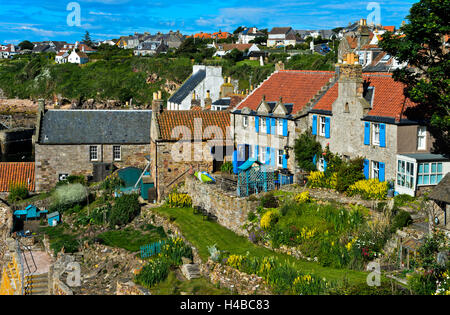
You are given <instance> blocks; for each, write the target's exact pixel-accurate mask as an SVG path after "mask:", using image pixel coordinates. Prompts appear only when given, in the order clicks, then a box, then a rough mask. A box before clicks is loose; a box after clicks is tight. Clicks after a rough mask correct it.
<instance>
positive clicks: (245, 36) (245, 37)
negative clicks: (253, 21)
mask: <svg viewBox="0 0 450 315" xmlns="http://www.w3.org/2000/svg"><path fill="white" fill-rule="evenodd" d="M264 36H266V35H265V34H264V33H263V32H261V31H259V30H258V29H257V28H256V27H250V28H247V27H246V28H245V29H244V30H243V31H242V32H240V33H239V40H238V43H239V44H249V43H250V42H251V41H254V40H255V39H256V38H258V37H264Z"/></svg>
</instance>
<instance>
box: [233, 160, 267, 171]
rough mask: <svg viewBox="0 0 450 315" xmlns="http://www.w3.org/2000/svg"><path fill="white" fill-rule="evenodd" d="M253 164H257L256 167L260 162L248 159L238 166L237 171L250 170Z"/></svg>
mask: <svg viewBox="0 0 450 315" xmlns="http://www.w3.org/2000/svg"><path fill="white" fill-rule="evenodd" d="M255 163H258V165H261V162H259V161H258V160H257V159H255V158H250V159H248V161H247V162H245V163H244V164H242V165H241V166H239V168H238V170H239V171H246V170H248V169H249V168H251V167H252V166H253V165H254V164H255Z"/></svg>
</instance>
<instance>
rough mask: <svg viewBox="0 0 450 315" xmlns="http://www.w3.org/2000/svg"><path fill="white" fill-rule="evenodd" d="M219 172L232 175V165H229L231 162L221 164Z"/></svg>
mask: <svg viewBox="0 0 450 315" xmlns="http://www.w3.org/2000/svg"><path fill="white" fill-rule="evenodd" d="M220 171H221V172H222V173H226V174H232V173H233V163H231V162H225V163H223V164H222V166H221V167H220Z"/></svg>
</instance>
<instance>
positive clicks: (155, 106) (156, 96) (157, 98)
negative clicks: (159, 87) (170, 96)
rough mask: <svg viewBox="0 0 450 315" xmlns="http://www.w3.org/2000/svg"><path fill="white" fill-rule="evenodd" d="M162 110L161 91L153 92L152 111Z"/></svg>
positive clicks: (158, 111)
mask: <svg viewBox="0 0 450 315" xmlns="http://www.w3.org/2000/svg"><path fill="white" fill-rule="evenodd" d="M163 110H164V101H163V99H162V93H161V91H158V92H155V93H153V102H152V112H153V113H162V112H163Z"/></svg>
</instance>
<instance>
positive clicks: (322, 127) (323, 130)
mask: <svg viewBox="0 0 450 315" xmlns="http://www.w3.org/2000/svg"><path fill="white" fill-rule="evenodd" d="M326 125H327V121H326V117H320V125H319V136H322V137H325V133H326Z"/></svg>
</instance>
